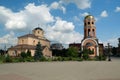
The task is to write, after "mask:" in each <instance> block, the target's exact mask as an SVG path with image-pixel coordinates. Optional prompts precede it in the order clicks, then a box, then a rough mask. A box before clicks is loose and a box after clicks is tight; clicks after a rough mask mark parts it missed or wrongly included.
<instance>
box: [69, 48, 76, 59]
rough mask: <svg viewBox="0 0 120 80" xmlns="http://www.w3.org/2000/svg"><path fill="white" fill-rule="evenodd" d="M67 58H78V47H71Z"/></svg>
mask: <svg viewBox="0 0 120 80" xmlns="http://www.w3.org/2000/svg"><path fill="white" fill-rule="evenodd" d="M67 57H78V49H77V48H76V47H70V48H69V49H68V51H67Z"/></svg>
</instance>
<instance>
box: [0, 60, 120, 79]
mask: <svg viewBox="0 0 120 80" xmlns="http://www.w3.org/2000/svg"><path fill="white" fill-rule="evenodd" d="M0 80H120V59H116V58H113V59H112V61H111V62H108V61H82V62H76V61H75V62H35V63H10V64H0Z"/></svg>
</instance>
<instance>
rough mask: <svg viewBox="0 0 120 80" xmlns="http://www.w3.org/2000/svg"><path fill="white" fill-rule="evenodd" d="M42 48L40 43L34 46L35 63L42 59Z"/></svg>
mask: <svg viewBox="0 0 120 80" xmlns="http://www.w3.org/2000/svg"><path fill="white" fill-rule="evenodd" d="M42 56H43V55H42V47H41V44H40V42H38V44H37V45H36V49H35V55H34V59H35V60H36V61H38V60H40V58H41V57H42Z"/></svg>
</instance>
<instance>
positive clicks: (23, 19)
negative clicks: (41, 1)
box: [0, 3, 54, 30]
mask: <svg viewBox="0 0 120 80" xmlns="http://www.w3.org/2000/svg"><path fill="white" fill-rule="evenodd" d="M0 14H1V15H0V18H1V19H0V21H1V23H3V24H5V27H6V28H7V29H11V30H17V29H28V28H29V29H31V28H33V27H35V25H37V24H47V23H50V22H53V21H54V18H53V16H52V15H51V14H50V9H49V8H48V6H47V5H39V6H35V4H34V3H29V4H28V5H27V6H26V7H25V9H24V10H21V11H19V12H13V11H11V10H10V9H8V8H5V7H2V6H0Z"/></svg>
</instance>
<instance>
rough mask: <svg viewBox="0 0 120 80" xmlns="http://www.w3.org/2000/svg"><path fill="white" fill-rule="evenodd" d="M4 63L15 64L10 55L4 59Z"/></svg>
mask: <svg viewBox="0 0 120 80" xmlns="http://www.w3.org/2000/svg"><path fill="white" fill-rule="evenodd" d="M4 62H7V63H11V62H13V60H12V58H11V57H10V56H9V55H6V56H5V58H4Z"/></svg>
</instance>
